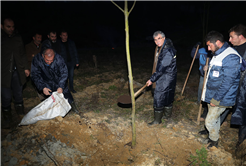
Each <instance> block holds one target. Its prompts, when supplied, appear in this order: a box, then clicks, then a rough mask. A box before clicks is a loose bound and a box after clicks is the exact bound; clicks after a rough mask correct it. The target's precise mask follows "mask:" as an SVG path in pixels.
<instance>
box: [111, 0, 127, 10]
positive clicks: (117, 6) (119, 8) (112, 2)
mask: <svg viewBox="0 0 246 166" xmlns="http://www.w3.org/2000/svg"><path fill="white" fill-rule="evenodd" d="M111 2H112V3H113V4H114V5H115V6H116V7H117V8H119V9H120V10H121V11H122V12H123V13H124V10H123V9H121V8H120V7H119V6H118V5H117V4H116V3H115V2H114V1H112V0H111Z"/></svg>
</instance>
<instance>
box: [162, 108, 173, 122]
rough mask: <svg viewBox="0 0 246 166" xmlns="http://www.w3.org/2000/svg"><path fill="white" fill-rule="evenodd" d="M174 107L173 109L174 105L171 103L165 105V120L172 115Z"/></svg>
mask: <svg viewBox="0 0 246 166" xmlns="http://www.w3.org/2000/svg"><path fill="white" fill-rule="evenodd" d="M172 109H173V105H172V104H171V105H170V106H168V107H164V112H163V118H162V119H165V120H168V119H169V118H170V117H171V116H172Z"/></svg>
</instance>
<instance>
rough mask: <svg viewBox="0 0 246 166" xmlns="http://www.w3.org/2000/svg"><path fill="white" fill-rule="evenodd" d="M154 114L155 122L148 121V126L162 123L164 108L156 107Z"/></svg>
mask: <svg viewBox="0 0 246 166" xmlns="http://www.w3.org/2000/svg"><path fill="white" fill-rule="evenodd" d="M154 115H155V120H154V121H153V122H150V123H148V126H152V125H155V124H160V123H161V118H162V116H163V108H155V109H154Z"/></svg>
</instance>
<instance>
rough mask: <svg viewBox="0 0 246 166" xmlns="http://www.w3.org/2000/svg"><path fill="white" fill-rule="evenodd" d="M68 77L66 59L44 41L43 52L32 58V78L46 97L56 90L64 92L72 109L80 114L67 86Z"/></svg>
mask: <svg viewBox="0 0 246 166" xmlns="http://www.w3.org/2000/svg"><path fill="white" fill-rule="evenodd" d="M67 77H68V70H67V66H66V64H65V62H64V59H63V58H62V57H61V55H59V54H57V53H55V51H54V50H53V49H51V46H50V45H49V44H48V43H43V46H42V48H41V53H38V54H37V55H36V56H35V57H34V58H33V60H32V67H31V78H32V80H33V82H34V84H35V85H36V87H37V89H38V90H39V91H41V92H43V94H44V95H45V96H46V97H49V96H50V95H51V93H52V92H54V91H57V92H58V93H63V95H64V98H65V99H68V102H69V104H70V105H71V107H72V110H73V111H74V112H75V113H77V114H78V113H79V112H78V110H77V107H76V105H75V103H74V99H73V96H72V94H71V93H70V91H69V89H68V86H67Z"/></svg>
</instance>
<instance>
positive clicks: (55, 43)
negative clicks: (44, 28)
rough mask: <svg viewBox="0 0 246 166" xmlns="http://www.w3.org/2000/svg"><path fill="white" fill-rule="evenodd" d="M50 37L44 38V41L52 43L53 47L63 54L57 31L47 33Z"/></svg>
mask: <svg viewBox="0 0 246 166" xmlns="http://www.w3.org/2000/svg"><path fill="white" fill-rule="evenodd" d="M47 37H48V39H46V40H44V42H43V44H44V43H48V44H49V45H51V48H52V49H53V50H54V51H55V52H56V53H57V54H59V55H61V42H60V40H57V36H56V31H50V32H49V33H48V35H47Z"/></svg>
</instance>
